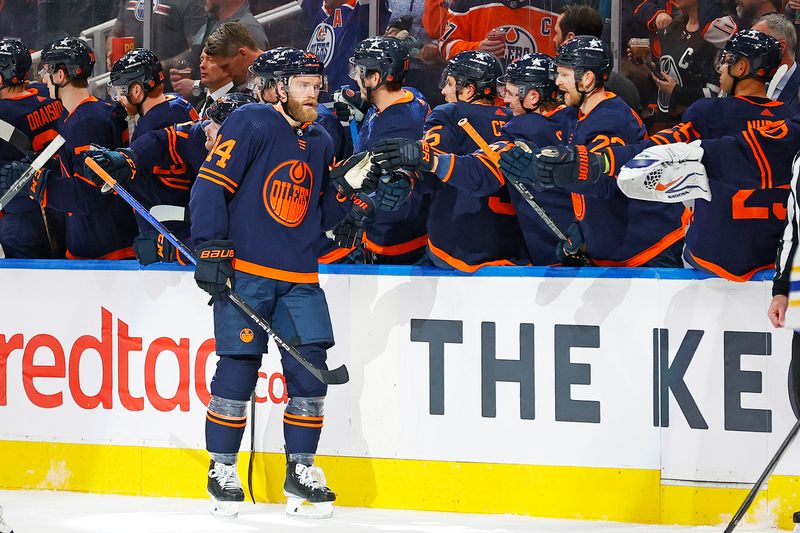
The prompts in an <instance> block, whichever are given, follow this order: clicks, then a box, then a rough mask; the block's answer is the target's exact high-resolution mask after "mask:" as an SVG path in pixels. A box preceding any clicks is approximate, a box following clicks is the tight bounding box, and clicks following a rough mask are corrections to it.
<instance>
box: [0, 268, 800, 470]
mask: <svg viewBox="0 0 800 533" xmlns="http://www.w3.org/2000/svg"><path fill="white" fill-rule="evenodd" d="M322 285H323V287H324V289H325V291H326V294H327V297H328V302H329V305H330V309H331V315H332V319H333V325H334V331H335V334H336V338H337V345H336V346H335V347H334V348H333V349H331V350H330V352H329V360H330V364H331V366H338V365H339V364H341V363H346V364H347V366H348V368H349V370H350V375H351V381H350V383H349V384H347V385H344V386H336V387H331V388H330V389H329V394H328V402H327V404H326V412H325V431H324V432H323V437H322V441H321V444H320V450H319V453H321V454H324V455H341V456H354V457H379V458H398V459H427V460H442V461H466V462H481V463H510V464H536V465H569V466H595V467H612V468H637V469H661V470H662V477H664V478H671V479H681V480H694V481H728V482H745V481H750V482H752V480H753V479H755V478H756V477H757V475H758V473H759V472H760V469H761V468H762V466H763V465H762V461H755V462H754V461H742V460H741V458H742V457H748V456H754V457H768V456H769V455H771V451H772V450H774V449H775V448H776V447H777V445H778V444H779V443H780V442H781V441H782V440H783V437H784V436H785V434H786V433H787V432H788V430H789V428H790V427H791V424H792V421H793V420H792V415H791V409H790V406H789V401H788V397H787V392H786V379H787V378H786V376H787V369H788V364H789V353H790V340H791V334H790V333H789V332H785V331H777V332H776V331H775V330H772V328H771V326H769V324H768V322H767V320H766V314H765V311H766V308H767V305H768V304H769V301H770V286H771V284H770V283H769V282H749V283H744V284H735V283H731V282H727V281H723V280H718V279H707V280H687V279H669V280H659V279H647V278H643V279H639V278H623V279H614V278H588V277H578V278H564V277H485V276H483V277H460V276H445V277H434V276H393V275H392V276H377V275H344V274H341V275H339V274H337V275H326V276H322ZM0 290H2V294H3V295H4V301H5V302H6V303H7V304H6V305H4V306H0V335H1V336H0V440H33V441H60V442H71V443H94V444H130V445H142V446H152V447H178V448H195V449H201V448H203V447H204V418H205V417H204V405H203V403H202V402H201V400H200V398H199V397H198V394H197V392H196V387H197V386H198V379H197V378H198V376H200V377H201V380H200V381H203V380H205V382H206V383H210V379H211V376H212V374H213V363H214V361H215V356H213V355H212V356H211V357H210V358H209V359H208V364H207V366H206V367H205V368H203V367H202V366H200V367H199V368H196V367H197V365H196V364H195V363H196V356H197V351H198V348H199V347H200V346H201V345H202V344H203V343H205V342H207V341H208V340H209V339H211V338H212V337H213V334H212V314H211V308H210V307H208V306H206V305H205V303H206V301H207V297H206V295H205V293H203V292H202V291H200V290H199V289H197V287H196V286H195V284H194V281H193V279H192V274H191V273H190V272H187V271H126V270H74V271H73V270H23V269H3V270H2V271H0ZM104 310H105V311H104ZM104 313H105V314H106V323H107V324H110V325H111V329H110V330H109V331H107V332H106V333H105V337H104V336H103V335H101V329H102V328H101V321H102V316H103V314H104ZM421 320H437V321H448V322H437V323H436V324H434V326H433V327H432V328H431V327H428V328H427V329H426V328H425V327H423V325H422V323H421V322H419V321H421ZM412 321H413V322H412ZM121 323H124V324H127V328H128V337H130V338H134V340H133V341H128V342H127V343H126V342H123V343H122V344H123V345H124V344H127V345H128V348H129V349H130V351H129V352H128V353H127V355H125V354H124V353H122V354H121V351H122V352H124V351H125V350H124V349H123V350H120V344H121V343H120V337H121V333H120V329H121V326H122V329H124V328H125V326H124V324H121ZM412 323H413V324H415V327H414V332H412ZM485 323H486V324H488V323H494V328H495V331H496V342H495V343H491V342H489V338H488V328H491V327H492V326H491V325H485V326H482V324H485ZM520 324H532V326H528V325H523V326H520ZM428 325H429V326H430V324H428ZM576 326H583V328H582V329H580V330H578V329H576ZM482 327H483V328H486V331H484V334H483V335H482ZM521 329H522V330H523V331H524V332H525V333H526V335H527V332H529V331H530V330H531V329H532V330H533V351H532V354H531V351H530V349H529V348H526V352H525V353H526V360H530V358H531V357H533V360H534V363H533V369H534V378H533V387H530V386H526V387H523V389H524V394H523V395H522V396H523V397H522V402H523V403H524V404H525V409H526V410H527V411H528V412H527V414H526V417H525V419H523V418H522V417H521V411H520V403H521V399H520V389H521V387H520V385H519V384H517V383H508V382H500V383H498V384H497V386H496V416H489V414H488V411H487V412H486V413H484V412H483V409H484V408H486V407H487V405H488V404H491V403H492V401H491V399H492V398H495V396H494V395H491V394H489V395H488V400H487V402H484V401H483V400H482V384H483V386H488V385H491V380H490V379H488V377H490V376H489V374H490V372H488V371H486V372H484V374H486V375H484V376H483V378H482V369H483V364H482V351H483V352H486V351H487V350H489V349H490V348H491V346H495V347H496V358H498V359H519V358H520V336H521V333H520V331H521ZM654 329H667V330H668V331H669V350H668V353H669V361H670V362H672V360H673V358H674V357H675V354H676V352H677V351H678V347H679V346H680V345H681V342H682V341H683V340H684V336H685V335H686V334H687V331H688V330H697V331H700V330H702V332H703V333H702V338H701V339H700V341H699V344H698V345H697V349H696V351H695V352H694V354H693V355H692V356H691V361H690V363H689V365H688V369H687V370H686V373H685V376H684V382H685V384H686V388H687V389H688V391H689V394H690V395H691V398H692V399H693V401H694V402H695V403H696V405H697V409H698V410H699V413H700V414H701V416H702V419H703V420H704V421H705V422H706V424H707V426H708V429H693V428H690V427H689V424H688V422H687V418H686V417H685V416H684V414H683V412H682V409H681V406H680V405H679V404H678V402H677V401H676V399H675V397H674V394H673V393H670V394H669V398H670V399H669V427H665V428H659V427H656V425H654V401H655V400H654V397H657V396H658V395H657V394H655V395H654V383H656V384H657V383H658V380H657V379H656V378H654V376H656V377H657V372H654V361H657V358H655V359H654ZM458 331H460V332H461V338H462V339H461V342H448V343H446V344H444V366H443V369H444V373H443V376H444V379H443V382H439V381H438V380H437V379H434V380H433V381H434V383H432V379H431V372H430V367H431V366H430V365H431V355H430V354H431V350H432V349H433V350H434V351H435V346H434V345H437V343H436V342H435V341H430V340H428V341H424V340H420V338H423V339H430V338H431V335H433V336H434V337H436V336H438V337H439V338H441V336H442V335H444V337H446V338H448V339H450V340H451V341H453V340H454V338H451V335H452V334H453V333H454V332H458ZM557 331H560V332H561V333H560V334H559V335H557V334H556V332H557ZM576 331H580V335H583V336H585V337H586V338H584V339H583V341H582V342H585V343H588V344H592V343H597V342H598V341H599V347H596V348H595V347H573V348H572V349H571V350H567V349H566V348H564V347H563V346H564V345H565V343H567V342H569V341H570V340H572V341H574V340H575V339H576V338H577V337H576V335H578V334H577V333H575V332H576ZM726 332H727V333H726ZM737 332H738V333H737ZM766 334H769V336H767V335H766ZM20 335H21V337H22V339H20V337H19V336H20ZM45 335H47V336H50V337H44V336H45ZM412 335H413V336H414V338H417V340H416V341H412ZM695 335H698V334H695ZM34 336H37V337H35V339H36V341H37V342H39V344H40V345H41V347H40V348H38V349H36V350H34V349H33V348H34V346H33V345H32V344H31V339H32V338H34ZM82 336H84V338H83V339H82V340H79V337H82ZM85 336H91V337H95V338H97V339H103V340H104V341H105V344H104V346H105V347H104V348H103V349H102V351H103V352H104V356H105V366H103V365H101V358H100V356H99V355H98V351H97V350H95V349H93V348H87V349H86V351H85V354H84V355H83V356H82V357H81V359H80V362H79V364H77V363H76V362H77V361H78V358H77V357H78V355H79V352H80V350H77V349H75V348H74V345H75V344H76V341H79V342H78V344H79V345H86V346H90V345H91V344H92V341H91V339H87V338H86V337H85ZM482 336H483V337H484V338H483V339H482ZM139 337H140V338H141V342H142V346H143V348H141V349H139V347H138V346H136V345H135V344H136V340H135V338H139ZM528 337H529V335H528ZM556 337H558V338H559V339H560V341H559V342H560V346H562V348H561V349H560V351H559V352H558V355H557V354H556V348H555V346H556ZM159 338H161V339H162V340H161V341H158V343H157V344H159V345H164V344H165V343H170V342H172V343H174V344H176V345H179V346H182V348H180V349H178V350H177V351H178V352H181V355H180V357H178V356H176V355H175V354H174V353H171V352H169V351H163V352H161V353H158V350H156V349H151V351H150V353H149V355H148V348H149V347H152V345H153V344H154V341H156V340H157V339H159ZM655 338H656V340H657V339H659V338H660V336H659V335H658V334H656V335H655ZM15 339H16V340H15ZM169 339H172V341H170V340H169ZM587 339H588V341H587ZM726 339H728V342H727V346H728V352H729V354H728V361H729V374H728V378H726V371H725V352H726V342H725V341H726ZM737 339H738V340H737ZM742 339H745V341H742ZM759 339H760V340H759ZM87 340H88V343H87ZM15 342H16V343H18V344H19V345H20V346H22V345H23V344H24V346H25V347H26V348H25V349H21V348H20V349H9V347H11V348H14V347H15V346H16V345H15V344H14V343H15ZM95 342H96V343H97V344H99V341H95ZM742 342H744V343H745V345H748V346H749V348H752V344H753V343H754V342H755V343H757V344H760V347H759V349H758V350H755V351H757V352H758V351H761V352H763V353H765V354H770V355H747V353H749V352H746V351H745V352H744V353H745V355H741V356H737V355H736V351H737V349H738V350H739V351H742V350H741V346H742ZM767 342H768V343H769V344H770V345H769V346H767ZM131 344H133V347H132V349H131ZM482 344H483V348H482ZM523 344H529V342H528V341H525V342H523ZM578 344H580V342H578ZM656 344H657V343H656ZM48 346H56V350H55V351H56V352H58V348H57V347H58V346H60V347H61V349H62V350H63V354H64V355H63V365H62V366H61V367H60V368H52V367H53V365H54V364H55V363H56V357H54V355H53V350H52V349H51V348H49V347H48ZM206 346H208V345H206ZM187 347H188V349H187ZM432 347H433V348H432ZM123 348H124V346H123ZM270 351H271V352H272V353H273V354H274V353H275V349H274V346H271V348H270ZM750 353H751V352H750ZM567 354H568V355H567ZM730 354H733V355H730ZM484 355H485V354H484ZM23 360H26V362H27V367H28V369H27V370H26V372H27V375H28V377H24V375H23V374H24V373H23ZM179 360H180V361H182V363H181V364H180V365H179V362H178V361H179ZM124 361H127V365H128V372H127V376H126V375H124V373H123V372H121V370H120V369H121V366H123V362H124ZM147 361H149V362H147ZM70 362H72V364H70ZM731 364H733V365H734V366H733V367H731V366H730V365H731ZM32 365H39V367H40V368H38V369H36V368H33V367H32ZM580 365H584V366H580ZM587 365H588V366H587ZM495 366H496V365H495ZM41 367H44V368H41ZM48 367H50V368H48ZM147 367H149V370H148V371H146V368H147ZM487 368H488V366H487ZM262 370H263V371H264V372H265V374H266V375H267V376H273V374H275V373H276V372H278V371H279V363H278V362H277V358H276V357H267V358H265V366H264V368H262ZM31 372H38V373H39V375H41V374H43V373H47V372H50V373H51V374H50V375H51V376H54V377H34V378H33V379H30V375H31ZM748 372H749V373H748ZM582 373H583V374H584V375H583V376H582ZM587 373H588V375H589V376H590V380H587V381H590V383H589V384H578V383H579V382H581V381H582V380H583V379H582V378H585V377H586V375H587ZM146 374H147V375H148V379H149V381H150V387H149V389H150V392H149V394H148V393H147V391H146V387H145V375H146ZM434 374H435V373H434ZM507 374H509V375H510V376H511V377H512V378H518V377H519V375H521V374H523V373H521V372H519V371H510V372H507ZM524 374H525V375H526V376H527V372H525V373H524ZM104 375H105V383H104V382H103V379H104V378H103V376H104ZM154 376H155V378H154ZM434 377H435V375H434ZM154 379H155V382H154ZM747 380H750V382H751V383H750V384H749V385H748V384H747ZM678 381H680V380H678ZM270 382H271V383H272V385H273V387H272V389H271V393H272V396H273V397H274V398H275V399H279V398H280V397H281V396H282V395H283V387H282V384H281V382H280V379H279V377H278V376H273V378H272V380H271V381H270V380H269V379H265V380H260V381H259V385H258V389H257V392H258V393H259V395H260V396H262V397H265V398H267V401H265V402H264V403H261V404H259V405H258V408H257V422H256V428H257V429H256V439H257V441H256V449H257V450H258V451H268V452H279V451H281V449H282V440H283V434H282V425H281V418H282V407H283V406H282V405H280V404H278V405H276V404H275V403H273V401H272V400H270V399H269V397H270V394H269V393H268V392H267V389H268V388H269V386H268V383H270ZM570 382H572V384H571V385H570ZM742 383H744V385H742ZM753 383H755V388H759V387H760V389H761V392H737V387H739V389H738V390H743V389H747V388H748V387H751V388H752V387H753ZM153 386H154V387H155V388H153ZM199 387H200V389H201V390H202V389H203V388H204V387H203V383H200V385H199ZM75 390H78V391H79V392H78V393H80V391H82V392H83V394H84V395H86V396H94V395H96V394H98V392H101V394H104V398H105V399H106V400H110V401H111V407H110V408H105V407H104V406H103V405H102V404H101V405H99V406H97V407H93V408H85V407H81V406H79V405H78V404H77V403H76V400H75V395H74V393H73V391H75ZM125 390H127V391H128V393H127V394H126V393H125ZM432 390H433V396H436V397H437V398H443V400H444V401H443V409H444V414H432V413H431V410H432V409H433V410H434V411H437V410H439V409H440V408H441V407H442V402H441V401H439V400H437V399H434V401H433V404H432V403H431V397H432V392H431V391H432ZM487 390H488V389H487ZM154 391H155V392H157V393H158V394H159V395H160V396H162V397H165V398H169V397H172V396H173V395H175V394H176V391H179V398H182V399H188V402H189V403H188V411H187V410H182V409H183V408H184V407H182V406H178V407H175V408H173V409H172V410H170V411H166V412H165V411H160V410H158V409H156V407H154V405H153V403H154V402H153V401H151V397H152V398H155V399H156V402H155V403H158V401H157V398H156V395H155V392H154ZM442 391H443V392H442ZM4 393H5V394H4ZM37 394H38V395H54V394H60V395H61V396H60V400H59V399H58V397H53V396H51V397H50V399H49V400H47V399H44V400H43V399H42V398H38V399H36V395H37ZM442 394H443V396H442ZM726 394H727V397H728V398H729V401H728V408H729V410H730V411H731V412H730V413H729V415H728V416H727V417H726V415H725V411H726V407H725V398H726ZM123 397H125V398H126V402H125V403H127V405H128V406H127V407H126V405H124V404H123ZM128 398H144V399H143V401H142V403H143V405H142V410H139V411H136V410H131V408H130V406H131V405H133V403H134V402H135V400H129V399H128ZM531 399H533V413H532V414H533V418H532V419H531V413H530V406H531ZM576 401H583V402H584V403H577V402H576ZM36 402H38V403H39V404H40V405H36ZM46 402H52V405H53V406H52V407H43V406H41V405H44V404H46ZM588 402H599V403H595V404H591V403H588ZM737 402H740V403H741V408H742V409H760V410H769V415H768V416H769V417H770V422H771V431H769V432H765V431H756V430H754V429H753V428H754V427H755V426H754V425H753V424H754V422H753V421H752V420H749V419H747V415H742V412H741V411H738V412H737V410H738V407H737V406H736V405H735V404H736V403H737ZM178 403H180V402H178ZM484 403H486V404H487V405H484ZM434 404H436V405H434ZM732 405H733V408H731V406H732ZM656 411H657V409H656ZM484 415H486V416H484ZM597 415H599V421H597V420H595V419H593V418H592V417H595V416H597ZM764 416H765V415H764V413H761V414H759V415H756V418H758V419H759V420H762V421H763V418H764ZM576 418H577V419H586V418H588V419H590V420H591V421H575V420H576ZM748 420H749V421H748ZM726 424H728V426H731V427H729V428H728V429H726ZM742 425H744V426H743V427H744V429H741V426H742ZM756 425H757V424H756ZM735 426H740V429H733V427H735ZM761 429H764V428H761ZM246 433H247V434H246V436H245V441H246V442H245V443H243V447H249V440H248V439H249V436H248V435H249V431H248V432H246ZM777 472H778V473H781V474H787V475H800V451H797V450H790V451H789V453H788V454H787V456H786V459H785V460H783V461H782V462H781V464H780V465H779V466H778V471H777Z"/></svg>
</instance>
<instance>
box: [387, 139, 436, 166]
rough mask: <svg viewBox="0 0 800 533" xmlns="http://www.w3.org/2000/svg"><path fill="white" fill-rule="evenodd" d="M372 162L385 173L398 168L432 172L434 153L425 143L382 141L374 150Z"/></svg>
mask: <svg viewBox="0 0 800 533" xmlns="http://www.w3.org/2000/svg"><path fill="white" fill-rule="evenodd" d="M372 160H373V162H375V163H377V165H378V166H379V167H381V170H383V171H384V172H390V171H392V170H395V169H398V168H404V169H406V170H419V171H421V172H432V171H433V166H434V153H433V151H432V150H431V147H430V145H429V144H428V143H427V142H425V141H409V140H408V139H381V140H380V141H378V142H377V143H375V146H374V147H373V149H372Z"/></svg>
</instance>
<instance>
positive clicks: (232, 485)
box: [208, 463, 242, 491]
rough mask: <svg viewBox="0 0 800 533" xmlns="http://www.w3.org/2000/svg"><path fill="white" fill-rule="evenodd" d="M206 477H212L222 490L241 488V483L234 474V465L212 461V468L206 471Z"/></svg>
mask: <svg viewBox="0 0 800 533" xmlns="http://www.w3.org/2000/svg"><path fill="white" fill-rule="evenodd" d="M208 477H212V478H214V479H215V480H216V481H217V483H218V484H219V486H220V487H222V490H223V491H226V490H237V489H239V490H241V488H242V484H241V483H240V482H239V477H238V476H237V475H236V465H226V464H223V463H214V468H212V469H211V470H210V471H209V472H208Z"/></svg>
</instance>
